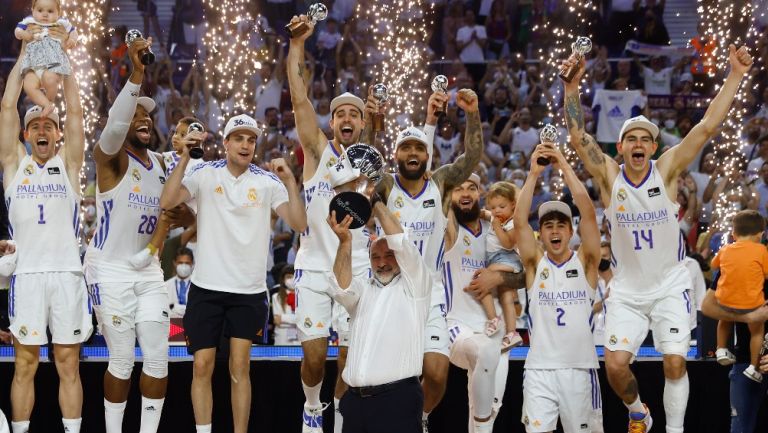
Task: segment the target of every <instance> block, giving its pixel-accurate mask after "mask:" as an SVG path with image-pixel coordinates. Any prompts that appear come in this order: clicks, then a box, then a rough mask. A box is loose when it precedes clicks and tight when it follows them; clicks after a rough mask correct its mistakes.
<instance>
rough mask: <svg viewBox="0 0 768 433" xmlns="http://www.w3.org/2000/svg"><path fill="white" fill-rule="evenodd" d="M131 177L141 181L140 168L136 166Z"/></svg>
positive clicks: (135, 180)
mask: <svg viewBox="0 0 768 433" xmlns="http://www.w3.org/2000/svg"><path fill="white" fill-rule="evenodd" d="M131 178H133V181H134V182H141V173H140V172H139V169H138V168H134V169H133V171H132V172H131Z"/></svg>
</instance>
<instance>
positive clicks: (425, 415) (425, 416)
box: [421, 412, 429, 421]
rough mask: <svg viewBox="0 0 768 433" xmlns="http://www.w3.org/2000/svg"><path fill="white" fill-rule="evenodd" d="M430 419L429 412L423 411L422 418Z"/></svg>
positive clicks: (424, 419)
mask: <svg viewBox="0 0 768 433" xmlns="http://www.w3.org/2000/svg"><path fill="white" fill-rule="evenodd" d="M427 419H429V412H421V420H422V421H426V420H427Z"/></svg>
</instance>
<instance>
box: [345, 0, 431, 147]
mask: <svg viewBox="0 0 768 433" xmlns="http://www.w3.org/2000/svg"><path fill="white" fill-rule="evenodd" d="M425 3H426V2H424V1H423V0H398V1H392V2H376V3H373V2H369V1H365V2H360V3H359V4H358V5H357V16H358V17H359V18H361V19H363V20H365V21H367V22H368V23H369V25H370V28H371V31H372V33H373V44H372V45H373V49H374V51H377V52H378V53H379V55H380V56H381V59H378V58H376V59H371V53H370V52H368V53H361V54H362V55H367V57H368V61H369V62H373V68H372V69H373V73H372V76H373V82H374V83H384V84H385V85H386V86H387V88H388V91H389V100H388V103H387V105H388V111H389V112H388V113H387V127H386V131H385V133H386V137H387V140H386V142H387V146H386V151H387V152H386V155H384V157H385V158H391V157H392V156H393V152H394V149H392V145H393V140H392V139H393V138H394V137H396V136H397V133H398V131H399V130H400V129H401V128H402V127H403V126H407V125H399V124H398V122H397V119H396V116H398V115H400V114H404V115H406V116H407V120H406V121H405V123H408V124H411V123H414V122H416V121H417V120H418V119H421V118H423V113H424V111H425V109H426V105H427V99H428V93H427V92H428V89H429V72H428V70H427V59H428V53H427V48H428V47H427V36H428V35H429V34H430V31H431V30H429V29H431V28H432V23H431V22H429V21H428V20H427V19H426V18H425V17H426V14H419V13H414V11H424V10H425V7H428V6H426V5H425ZM371 84H372V83H371ZM363 91H367V88H366V89H365V90H363ZM360 96H364V95H360Z"/></svg>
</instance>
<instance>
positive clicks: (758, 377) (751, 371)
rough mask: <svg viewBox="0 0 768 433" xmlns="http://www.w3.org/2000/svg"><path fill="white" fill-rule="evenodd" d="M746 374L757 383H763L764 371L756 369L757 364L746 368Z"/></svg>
mask: <svg viewBox="0 0 768 433" xmlns="http://www.w3.org/2000/svg"><path fill="white" fill-rule="evenodd" d="M744 376H747V377H748V378H750V379H751V380H754V381H755V382H757V383H763V373H760V372H759V371H757V370H755V366H754V365H751V364H750V366H749V367H747V368H745V369H744Z"/></svg>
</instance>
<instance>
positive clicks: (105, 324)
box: [84, 39, 170, 433]
mask: <svg viewBox="0 0 768 433" xmlns="http://www.w3.org/2000/svg"><path fill="white" fill-rule="evenodd" d="M150 44H151V39H150V40H144V39H137V40H136V41H134V42H133V43H132V44H131V45H130V46H129V47H128V54H129V57H130V59H131V63H132V64H133V71H132V72H131V75H130V78H129V79H128V81H127V82H126V84H125V86H124V87H123V90H122V91H121V92H120V94H119V95H118V96H117V98H116V99H115V102H114V104H113V105H112V108H111V109H110V112H109V118H108V120H107V125H106V127H105V128H104V132H102V134H101V138H100V139H99V143H97V145H96V147H95V148H94V150H93V159H94V160H95V161H96V185H97V192H96V203H97V204H96V207H97V212H98V217H97V219H98V222H97V227H96V233H95V235H94V237H93V239H92V240H91V243H90V245H89V246H88V250H87V251H86V253H85V263H84V267H85V275H86V280H87V281H88V285H89V286H88V289H89V293H90V296H91V301H92V303H93V305H94V308H95V310H96V319H97V320H98V322H99V329H100V330H101V333H102V334H103V335H104V339H105V340H106V342H107V347H108V349H109V366H108V367H107V371H106V372H105V374H104V417H105V422H106V431H107V433H119V432H121V431H122V424H123V413H124V412H125V406H126V401H127V400H128V391H129V390H130V385H131V382H130V380H131V372H132V370H133V363H134V346H135V344H136V339H137V338H138V341H139V346H140V347H141V351H142V354H143V358H144V362H143V367H142V373H141V379H140V383H139V389H140V390H141V395H142V403H141V408H142V410H141V430H140V431H141V433H145V432H156V431H157V426H158V424H159V422H160V415H161V413H162V409H163V403H164V401H165V392H166V386H167V381H168V379H167V375H168V327H169V320H170V319H169V313H168V294H167V293H166V290H165V283H164V281H163V272H162V270H161V269H160V263H159V261H158V260H157V258H156V257H152V260H151V262H150V264H149V266H147V267H144V268H141V269H135V268H134V266H133V265H132V264H131V262H130V259H131V257H133V256H134V255H136V254H137V253H139V252H140V251H141V250H142V249H144V248H145V247H146V245H147V244H148V243H149V240H150V238H151V237H152V235H153V233H154V232H155V231H156V230H158V225H159V220H160V193H161V192H162V189H163V184H164V183H165V168H164V166H163V165H162V158H161V157H160V155H157V154H154V153H153V152H149V151H148V150H147V148H148V146H149V144H150V131H151V130H152V118H151V117H150V115H149V113H150V112H151V111H152V110H154V108H155V102H154V101H153V100H152V99H150V98H147V97H139V90H140V88H141V83H142V81H143V79H144V65H142V63H141V61H140V60H139V57H140V55H139V52H140V51H141V50H143V49H145V48H147V47H149V45H150Z"/></svg>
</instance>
